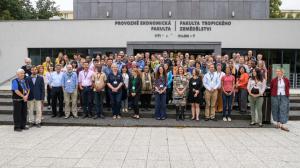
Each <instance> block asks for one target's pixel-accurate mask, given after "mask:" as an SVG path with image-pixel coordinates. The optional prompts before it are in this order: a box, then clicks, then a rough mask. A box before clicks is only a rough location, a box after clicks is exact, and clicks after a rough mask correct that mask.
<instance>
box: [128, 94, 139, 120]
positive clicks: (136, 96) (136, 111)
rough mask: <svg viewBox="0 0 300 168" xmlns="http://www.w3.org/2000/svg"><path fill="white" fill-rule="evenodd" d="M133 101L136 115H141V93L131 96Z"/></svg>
mask: <svg viewBox="0 0 300 168" xmlns="http://www.w3.org/2000/svg"><path fill="white" fill-rule="evenodd" d="M130 97H131V101H132V109H133V111H134V114H135V115H139V114H140V111H139V100H140V94H138V93H137V94H136V95H135V96H130Z"/></svg>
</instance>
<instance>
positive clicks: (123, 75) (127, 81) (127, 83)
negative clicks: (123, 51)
mask: <svg viewBox="0 0 300 168" xmlns="http://www.w3.org/2000/svg"><path fill="white" fill-rule="evenodd" d="M122 77H123V82H124V84H125V86H126V88H128V85H129V75H128V73H122Z"/></svg>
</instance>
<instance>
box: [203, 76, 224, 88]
mask: <svg viewBox="0 0 300 168" xmlns="http://www.w3.org/2000/svg"><path fill="white" fill-rule="evenodd" d="M203 85H204V87H205V89H207V90H209V91H210V90H212V89H217V88H219V87H220V78H219V77H218V74H217V72H213V73H211V72H208V73H206V74H205V75H204V77H203Z"/></svg>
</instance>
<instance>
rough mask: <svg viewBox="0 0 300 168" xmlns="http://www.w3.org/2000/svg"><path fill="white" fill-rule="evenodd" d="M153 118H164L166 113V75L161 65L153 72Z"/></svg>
mask: <svg viewBox="0 0 300 168" xmlns="http://www.w3.org/2000/svg"><path fill="white" fill-rule="evenodd" d="M154 87H155V118H156V120H165V119H166V118H167V113H166V90H167V75H166V71H165V69H164V67H163V65H161V66H159V67H158V68H157V72H156V73H155V83H154Z"/></svg>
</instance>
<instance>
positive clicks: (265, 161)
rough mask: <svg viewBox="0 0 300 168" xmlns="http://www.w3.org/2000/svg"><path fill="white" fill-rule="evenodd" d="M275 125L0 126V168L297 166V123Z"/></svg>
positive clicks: (299, 144)
mask: <svg viewBox="0 0 300 168" xmlns="http://www.w3.org/2000/svg"><path fill="white" fill-rule="evenodd" d="M289 127H290V129H291V132H290V133H286V132H283V131H281V130H277V129H274V128H261V129H259V128H250V129H249V128H183V129H182V128H151V127H147V128H141V127H139V128H137V127H130V128H128V127H75V126H74V127H62V126H59V127H56V126H55V127H54V126H44V127H42V128H32V129H30V130H28V131H24V132H21V133H19V132H14V131H12V130H13V129H12V126H7V125H2V126H0V167H12V168H18V167H57V168H66V167H103V168H118V167H120V168H121V167H122V168H127V167H128V168H143V167H147V168H164V167H166V168H176V167H182V168H190V167H191V168H199V167H201V168H202V167H212V168H213V167H222V168H223V167H230V168H233V167H238V168H240V167H249V168H256V167H259V168H261V167H269V168H276V167H285V168H286V167H291V168H296V167H300V157H299V156H300V122H294V121H293V122H290V123H289Z"/></svg>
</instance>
